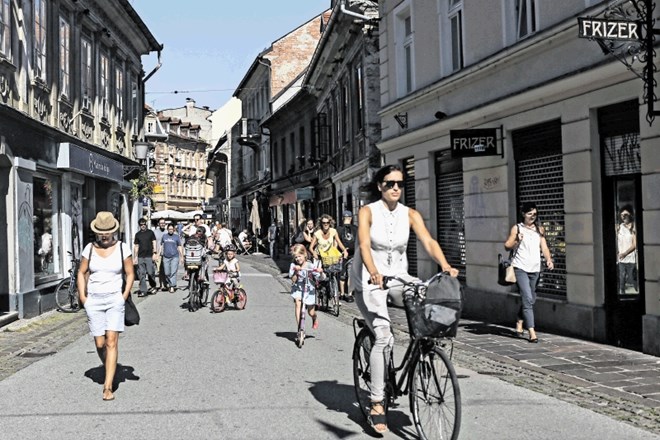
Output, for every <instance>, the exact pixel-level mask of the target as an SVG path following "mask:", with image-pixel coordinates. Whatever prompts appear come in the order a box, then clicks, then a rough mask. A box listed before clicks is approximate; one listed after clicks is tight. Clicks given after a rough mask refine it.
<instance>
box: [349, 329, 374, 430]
mask: <svg viewBox="0 0 660 440" xmlns="http://www.w3.org/2000/svg"><path fill="white" fill-rule="evenodd" d="M373 345H374V336H373V335H372V334H371V332H370V331H369V329H368V328H363V329H362V330H360V333H358V335H357V337H356V338H355V344H353V383H354V385H355V397H356V398H357V403H358V405H359V406H360V410H362V414H363V415H364V418H365V419H367V420H369V410H370V409H371V365H370V360H369V357H370V356H371V347H373Z"/></svg>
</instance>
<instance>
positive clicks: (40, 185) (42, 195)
mask: <svg viewBox="0 0 660 440" xmlns="http://www.w3.org/2000/svg"><path fill="white" fill-rule="evenodd" d="M33 182H34V186H33V190H32V198H33V200H34V207H33V217H32V221H33V230H34V274H35V282H36V283H38V282H39V281H42V280H43V278H44V277H46V276H48V275H52V274H56V273H58V272H59V268H60V261H61V256H60V255H59V246H58V245H57V243H58V236H59V233H58V228H57V212H58V196H59V183H58V181H57V179H55V178H54V177H34V181H33Z"/></svg>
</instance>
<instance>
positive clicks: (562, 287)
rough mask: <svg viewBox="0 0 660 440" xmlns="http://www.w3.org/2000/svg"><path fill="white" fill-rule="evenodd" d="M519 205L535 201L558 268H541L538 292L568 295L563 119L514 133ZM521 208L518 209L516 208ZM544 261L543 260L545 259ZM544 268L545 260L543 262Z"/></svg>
mask: <svg viewBox="0 0 660 440" xmlns="http://www.w3.org/2000/svg"><path fill="white" fill-rule="evenodd" d="M512 141H513V147H514V154H515V159H516V184H517V190H518V206H520V205H521V204H522V203H523V202H534V203H536V206H537V207H538V211H539V224H540V225H541V226H543V228H544V229H545V238H546V242H547V243H548V247H549V248H550V253H551V254H552V259H553V261H554V264H555V268H554V270H552V271H548V270H542V272H541V280H540V281H539V285H538V287H537V289H536V292H537V293H538V294H549V295H559V296H566V236H565V220H564V173H563V162H562V161H563V156H562V152H561V122H560V121H552V122H549V123H544V124H540V125H536V126H534V127H529V128H525V129H522V130H516V131H514V132H513V133H512ZM516 211H518V209H516ZM543 260H544V259H543ZM541 267H542V269H543V268H544V267H545V261H543V262H542V263H541Z"/></svg>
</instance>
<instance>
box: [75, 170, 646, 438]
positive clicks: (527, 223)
mask: <svg viewBox="0 0 660 440" xmlns="http://www.w3.org/2000/svg"><path fill="white" fill-rule="evenodd" d="M404 183H405V181H404V174H403V170H402V169H401V168H400V167H399V166H397V165H388V166H385V167H383V168H381V169H380V170H379V171H378V172H376V173H375V174H374V176H373V179H372V180H371V181H370V182H369V184H368V185H367V187H366V188H364V189H365V192H368V193H369V194H370V196H371V198H370V200H369V203H368V204H366V205H364V206H362V207H361V208H360V210H359V212H358V221H357V226H356V225H354V224H353V213H352V212H351V211H349V210H346V211H343V212H342V221H341V224H340V225H339V226H337V225H336V224H335V220H334V219H333V218H332V217H331V216H330V215H328V214H322V215H320V216H319V218H318V219H317V220H316V221H314V220H312V219H305V220H303V221H302V222H301V223H300V224H299V227H298V230H297V231H296V232H295V233H294V234H292V236H291V243H290V249H289V254H290V255H291V257H292V261H291V264H290V267H289V276H290V279H291V281H292V287H291V297H292V298H293V301H294V312H295V317H296V323H298V320H299V319H300V314H301V313H305V311H304V308H306V309H307V313H308V314H309V316H310V317H311V318H312V321H313V328H314V329H317V328H318V326H319V322H318V314H317V313H316V310H315V304H316V299H315V294H316V291H317V288H318V282H319V281H320V280H322V279H323V278H325V276H326V275H325V274H324V271H325V269H327V268H328V266H329V265H332V264H334V263H335V262H336V261H344V262H350V261H352V262H353V264H352V265H351V264H344V265H343V269H342V270H341V272H340V274H339V290H340V294H341V298H342V299H343V300H345V301H353V300H355V302H356V304H357V307H358V309H359V311H360V312H361V314H362V316H363V317H364V320H365V323H366V325H367V326H368V327H369V328H370V329H371V331H372V333H373V334H374V337H375V340H374V344H373V347H372V350H371V354H370V367H371V410H370V422H371V424H372V426H373V428H374V430H375V431H377V432H379V433H383V432H385V431H387V429H388V428H387V414H386V405H385V402H384V398H385V390H384V386H385V377H384V374H385V353H387V352H388V350H391V348H392V346H393V343H394V339H393V334H392V330H391V321H390V318H389V312H388V297H393V296H396V295H397V294H400V292H397V291H396V290H394V289H390V288H387V287H386V286H385V285H384V283H383V277H384V276H397V277H400V278H403V279H408V280H411V279H413V277H411V276H410V275H409V274H408V260H407V246H408V239H409V236H410V231H411V230H412V231H413V232H414V233H415V235H416V237H417V240H418V241H419V243H421V245H422V246H423V248H424V250H425V252H426V253H427V254H428V255H429V256H430V258H431V259H433V260H434V261H435V262H436V263H437V264H438V265H439V267H440V268H441V270H442V271H443V272H447V273H449V274H450V275H451V276H453V277H456V276H457V275H458V270H456V269H455V268H453V267H452V266H451V265H450V264H449V262H448V261H447V259H446V257H445V255H444V253H443V251H442V248H441V247H440V244H439V243H438V242H437V241H436V240H435V239H434V238H433V237H432V236H431V234H430V233H429V231H428V229H427V228H426V226H425V224H424V220H423V218H422V216H421V215H420V213H419V212H417V211H416V210H415V209H413V208H410V207H408V206H406V205H404V204H403V203H401V201H400V199H401V196H402V192H403V188H404ZM520 214H521V219H522V221H521V222H519V223H517V224H515V225H513V226H512V227H511V229H510V231H509V235H508V238H507V240H506V242H505V243H504V247H505V248H506V249H508V250H512V254H513V255H512V266H513V267H514V272H515V275H516V280H517V281H516V283H517V285H518V289H519V291H520V294H521V298H522V304H521V307H520V310H519V313H518V319H517V321H516V331H517V333H518V334H519V335H520V336H522V335H523V332H524V329H527V331H528V333H529V341H530V342H538V337H537V335H536V332H535V329H534V312H533V307H534V302H535V299H536V294H535V289H536V285H537V283H538V279H539V273H540V271H541V255H543V257H544V260H545V265H546V267H547V268H548V269H550V270H552V269H553V268H554V265H553V260H552V256H551V253H550V250H549V248H548V245H547V243H546V240H545V231H544V229H543V227H541V226H540V225H539V224H538V209H537V207H536V205H535V204H533V203H524V204H523V205H522V207H521V210H520ZM621 218H622V222H621V224H622V226H620V227H619V228H618V229H617V234H618V240H619V248H620V249H621V251H620V253H619V260H620V261H621V263H622V264H621V267H622V269H621V272H622V278H624V282H623V283H624V284H623V285H624V286H625V283H626V281H628V283H630V281H629V279H630V278H632V276H630V275H629V274H628V272H630V270H629V269H628V267H627V266H625V264H627V263H629V260H632V259H633V258H634V250H635V245H636V243H635V236H634V229H633V228H632V227H630V226H629V224H630V223H631V221H630V218H631V209H629V208H626V209H624V210H622V211H621ZM139 226H140V230H139V231H138V232H137V233H136V234H135V236H134V240H133V248H132V249H131V247H130V246H126V245H125V244H123V243H121V242H120V241H118V240H117V236H116V232H117V230H118V228H119V222H118V221H117V220H116V219H115V218H114V216H113V215H112V214H111V213H110V212H99V213H98V214H97V216H96V218H95V219H94V221H92V223H91V229H92V231H93V232H94V233H95V234H96V239H95V240H94V241H93V242H92V243H89V244H87V245H86V246H85V248H84V250H83V252H82V261H81V264H80V270H79V273H78V279H77V284H78V292H79V297H80V302H81V304H82V305H84V306H85V310H86V313H87V317H88V325H89V329H90V332H91V334H92V336H93V337H94V343H95V346H96V351H97V353H98V355H99V357H100V359H101V361H102V362H103V364H104V366H105V372H106V375H105V380H104V385H103V399H104V400H112V399H114V394H113V388H112V383H113V378H114V374H115V370H116V365H117V356H118V348H117V347H118V336H119V333H120V332H122V331H123V330H124V304H125V301H126V299H127V297H128V295H129V294H130V291H131V286H132V284H133V281H134V279H135V277H136V273H135V271H134V268H137V278H138V279H139V293H138V294H139V295H140V296H144V295H148V294H153V293H156V292H157V291H158V290H163V291H170V292H174V291H175V290H176V285H177V279H176V276H177V275H176V274H177V271H178V269H179V264H180V263H183V261H184V256H185V248H186V246H187V245H189V244H190V243H192V242H196V243H201V244H202V247H203V248H204V252H205V254H207V255H208V254H215V255H216V256H217V257H218V259H219V260H220V263H219V268H220V269H221V270H227V271H232V272H235V273H239V271H240V266H239V263H238V259H237V258H236V251H237V250H242V251H243V252H247V251H248V250H249V249H250V247H251V246H252V240H251V238H250V237H249V236H248V231H247V230H245V229H244V230H241V231H240V233H239V234H238V236H237V237H234V233H233V232H232V231H231V230H230V229H229V228H228V227H227V225H225V224H224V223H221V222H215V223H214V224H213V225H212V226H209V225H207V224H206V223H205V221H204V219H203V218H202V216H201V215H196V216H195V217H194V219H193V222H191V223H190V224H187V225H182V224H174V223H169V224H168V223H167V222H166V221H165V220H163V219H161V220H159V221H158V226H157V227H156V228H155V229H154V230H151V229H149V227H148V223H147V220H146V219H141V220H140V221H139ZM279 229H280V228H279V227H278V225H277V224H276V223H275V222H273V223H272V224H271V225H270V227H269V228H268V230H267V235H266V238H267V240H268V242H269V247H270V257H272V258H273V259H276V258H278V256H279V255H278V253H279V249H278V248H279V246H278V245H277V244H278V240H279V239H280V234H279V232H280V230H279ZM631 255H632V257H631ZM349 278H350V288H349ZM623 288H624V289H625V287H623ZM394 302H395V303H396V302H397V301H394Z"/></svg>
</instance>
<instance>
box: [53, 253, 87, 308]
mask: <svg viewBox="0 0 660 440" xmlns="http://www.w3.org/2000/svg"><path fill="white" fill-rule="evenodd" d="M67 253H68V254H69V255H70V256H71V269H69V277H68V278H65V279H63V280H62V281H60V283H59V284H58V285H57V287H56V288H55V304H57V309H58V310H60V311H61V312H65V313H75V312H77V311H78V310H80V308H81V307H80V303H79V301H78V285H77V277H78V267H79V266H80V259H78V258H74V257H73V253H71V251H67Z"/></svg>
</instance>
